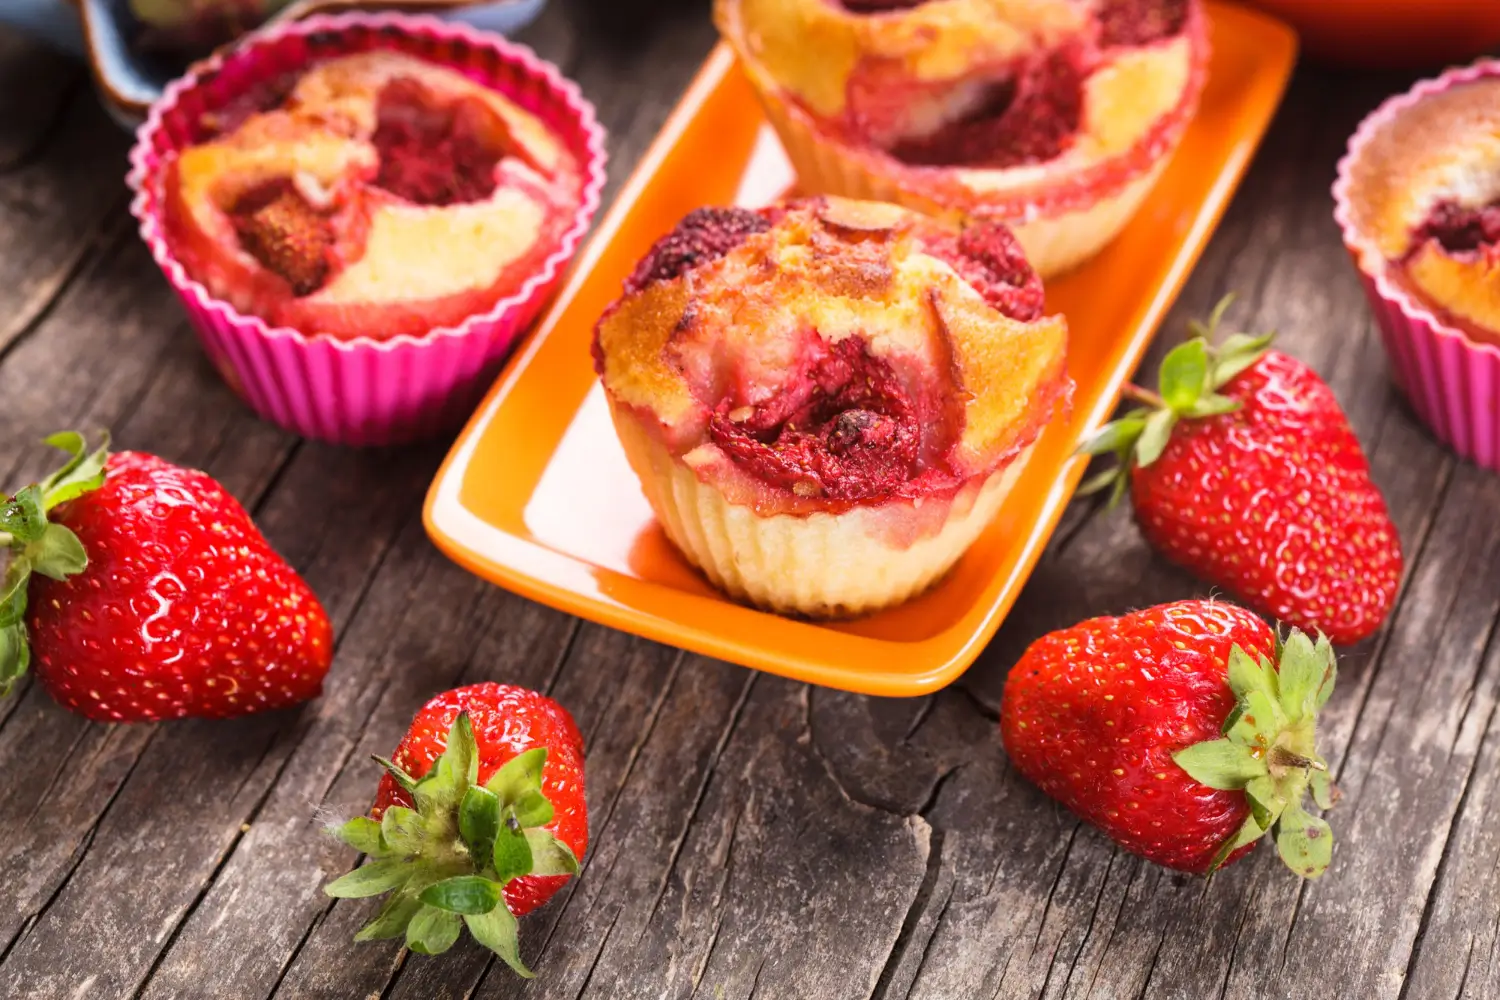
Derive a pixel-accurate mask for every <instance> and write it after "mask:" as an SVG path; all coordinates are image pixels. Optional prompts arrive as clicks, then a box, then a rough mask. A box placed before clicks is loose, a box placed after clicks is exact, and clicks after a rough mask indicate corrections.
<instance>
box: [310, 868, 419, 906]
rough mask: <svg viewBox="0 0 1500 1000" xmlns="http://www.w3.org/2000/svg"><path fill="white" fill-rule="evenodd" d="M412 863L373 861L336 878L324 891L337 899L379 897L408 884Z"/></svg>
mask: <svg viewBox="0 0 1500 1000" xmlns="http://www.w3.org/2000/svg"><path fill="white" fill-rule="evenodd" d="M412 870H413V869H412V863H411V862H410V861H403V860H400V859H399V858H391V859H389V860H386V861H372V862H370V863H369V864H365V865H361V866H359V867H358V868H356V869H354V870H353V871H352V872H349V873H348V874H347V875H344V876H342V877H341V878H336V879H334V880H333V881H332V882H329V883H328V884H327V885H325V886H324V887H323V891H324V892H325V893H327V894H328V895H330V896H332V897H334V898H335V899H363V898H365V897H366V896H378V895H380V894H381V893H382V892H390V891H391V890H392V889H396V888H399V887H401V886H403V885H405V884H406V882H407V879H409V878H411V874H412Z"/></svg>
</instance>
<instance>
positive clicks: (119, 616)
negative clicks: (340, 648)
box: [0, 432, 333, 722]
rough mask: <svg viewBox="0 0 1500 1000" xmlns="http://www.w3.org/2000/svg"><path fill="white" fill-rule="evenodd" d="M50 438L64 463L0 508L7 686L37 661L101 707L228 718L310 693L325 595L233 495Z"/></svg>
mask: <svg viewBox="0 0 1500 1000" xmlns="http://www.w3.org/2000/svg"><path fill="white" fill-rule="evenodd" d="M47 443H48V444H50V445H53V446H54V447H57V448H61V449H62V450H64V451H66V452H68V454H69V456H70V457H69V460H68V462H67V464H66V465H64V466H63V468H62V469H60V470H58V471H57V472H56V473H54V474H53V475H51V476H50V477H48V478H47V479H46V480H44V481H43V482H41V483H38V484H35V485H32V486H28V487H26V489H24V490H22V491H21V492H19V493H17V494H16V495H15V496H13V497H11V498H9V499H8V500H6V501H5V503H4V506H3V508H0V532H3V533H4V534H3V536H0V538H3V540H4V541H5V542H6V544H8V545H9V546H10V548H11V563H10V567H9V570H8V572H7V574H6V577H5V583H4V585H3V588H0V694H4V693H6V692H8V691H9V690H10V687H11V686H12V685H13V684H14V683H15V681H16V679H17V678H19V677H20V676H21V675H22V674H23V673H25V671H26V670H27V668H28V666H29V667H30V668H31V669H33V670H34V672H35V673H36V678H37V681H38V682H39V683H40V684H41V685H42V687H43V688H45V689H46V690H47V692H48V693H49V694H50V695H52V697H53V698H55V699H56V700H57V701H58V702H59V703H61V704H62V705H64V706H65V707H67V708H70V709H72V710H73V711H75V712H78V713H80V714H82V715H86V716H88V717H89V718H90V719H95V720H98V721H101V722H144V721H152V720H157V719H176V718H182V717H184V716H204V717H208V718H224V717H227V716H234V715H245V714H247V713H250V712H259V711H262V710H265V709H271V708H281V707H283V706H286V705H294V704H296V703H298V702H302V701H306V700H308V699H309V698H315V697H317V696H318V694H320V693H321V692H322V688H323V676H324V675H325V674H326V673H327V672H328V665H329V663H330V661H331V659H332V657H333V634H332V630H331V629H330V627H329V624H328V616H327V615H326V614H325V613H324V611H323V608H322V606H321V605H320V604H319V603H318V599H317V598H316V597H315V596H313V593H312V591H311V590H309V589H308V586H307V584H306V583H304V582H303V581H302V578H301V577H299V576H298V575H297V574H296V572H295V571H293V570H292V568H291V567H290V566H288V565H287V564H286V563H285V562H284V561H283V560H282V559H281V557H280V556H278V555H277V554H276V553H275V552H274V551H272V549H271V547H270V546H269V545H268V544H267V543H266V540H265V538H264V537H262V535H261V533H260V532H259V531H258V530H257V529H256V527H255V525H254V523H252V522H251V520H250V516H249V515H248V514H246V513H245V510H244V508H243V507H241V506H240V505H239V504H238V503H237V502H235V500H234V498H233V497H231V496H230V495H229V494H228V493H226V492H224V489H223V487H221V486H220V485H219V484H218V483H216V482H214V481H213V480H212V479H210V478H209V477H208V476H207V475H205V474H204V473H202V472H196V471H193V470H190V469H184V468H180V467H178V466H175V465H172V464H170V463H168V462H164V461H162V460H161V459H159V458H156V457H154V456H151V455H143V454H138V453H136V452H120V453H119V454H115V455H111V454H109V452H108V441H107V440H106V442H105V444H104V445H103V446H102V447H100V448H99V449H97V450H96V451H93V452H89V451H88V449H87V446H86V445H85V443H84V439H83V438H82V437H81V436H80V435H78V434H74V433H71V432H69V433H63V434H57V435H54V436H52V437H50V438H48V439H47Z"/></svg>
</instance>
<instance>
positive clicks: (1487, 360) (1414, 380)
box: [1333, 60, 1500, 470]
mask: <svg viewBox="0 0 1500 1000" xmlns="http://www.w3.org/2000/svg"><path fill="white" fill-rule="evenodd" d="M1491 76H1500V61H1495V60H1484V61H1481V62H1478V63H1475V64H1474V65H1472V66H1466V67H1463V68H1461V69H1454V70H1450V71H1448V72H1447V73H1444V74H1443V75H1442V76H1439V77H1437V78H1435V79H1432V80H1424V81H1422V82H1421V83H1419V84H1417V85H1416V86H1415V87H1413V88H1412V89H1411V90H1409V91H1407V92H1406V93H1404V94H1401V95H1398V96H1396V97H1392V98H1390V99H1389V100H1387V101H1386V102H1385V103H1384V104H1382V105H1381V106H1380V107H1378V108H1376V109H1375V111H1374V112H1372V113H1371V114H1370V116H1369V117H1368V118H1366V119H1365V120H1364V121H1363V122H1361V123H1360V126H1359V128H1358V129H1356V130H1355V132H1354V135H1353V137H1352V138H1351V139H1350V140H1349V150H1348V152H1347V153H1345V154H1344V157H1343V159H1341V160H1340V161H1339V165H1338V177H1337V179H1336V180H1335V181H1334V184H1333V200H1334V212H1333V216H1334V219H1335V220H1336V221H1337V222H1338V224H1339V228H1340V229H1341V230H1342V231H1343V236H1344V246H1345V247H1346V248H1347V249H1348V251H1349V255H1350V257H1352V258H1353V260H1354V266H1355V267H1356V268H1358V269H1359V274H1360V278H1361V280H1362V281H1363V282H1364V287H1365V294H1366V295H1367V296H1368V297H1369V300H1370V306H1371V309H1372V310H1373V311H1374V313H1375V319H1376V321H1377V322H1378V324H1379V326H1380V333H1381V338H1382V340H1383V341H1384V343H1385V349H1386V354H1387V355H1388V356H1389V357H1390V364H1391V378H1392V380H1393V381H1395V383H1396V385H1397V386H1398V387H1399V388H1400V389H1401V391H1402V392H1404V393H1405V394H1406V397H1407V399H1408V400H1410V402H1411V406H1412V409H1413V410H1415V411H1416V413H1417V416H1418V417H1419V418H1421V420H1422V422H1423V423H1425V424H1426V425H1427V426H1428V427H1429V428H1431V430H1432V432H1433V434H1435V435H1436V436H1437V437H1438V438H1439V439H1440V440H1441V441H1442V442H1443V443H1444V444H1446V445H1448V446H1449V447H1450V448H1452V449H1453V450H1454V451H1455V452H1457V453H1458V454H1459V455H1460V456H1462V457H1463V458H1466V459H1469V460H1471V461H1473V462H1475V463H1477V464H1479V465H1482V466H1484V467H1486V468H1489V469H1495V470H1500V349H1497V348H1495V347H1494V346H1492V345H1489V344H1480V343H1476V342H1475V341H1473V340H1470V339H1469V338H1468V337H1467V336H1465V335H1464V333H1463V332H1462V331H1460V330H1457V329H1455V328H1454V327H1452V326H1450V325H1449V324H1447V323H1445V322H1443V321H1442V320H1441V319H1440V318H1438V316H1437V315H1435V314H1434V313H1433V312H1432V311H1431V310H1430V309H1428V308H1427V307H1426V306H1424V305H1422V304H1421V303H1420V302H1418V301H1417V300H1416V299H1414V298H1413V297H1412V296H1411V295H1410V294H1408V293H1407V292H1406V291H1405V290H1403V289H1402V288H1401V287H1400V286H1399V285H1398V284H1397V283H1396V282H1395V281H1393V280H1391V278H1390V276H1389V275H1388V274H1387V273H1386V261H1385V258H1384V256H1383V255H1382V254H1381V252H1380V250H1379V249H1378V248H1377V247H1376V246H1375V244H1374V242H1373V240H1372V239H1371V238H1370V237H1369V236H1368V235H1367V234H1365V233H1362V232H1360V231H1359V229H1358V227H1357V226H1356V225H1355V222H1354V213H1353V211H1352V206H1351V205H1350V203H1349V187H1350V183H1351V176H1350V171H1351V170H1352V168H1353V166H1354V164H1355V163H1357V162H1358V160H1359V157H1360V155H1361V154H1362V153H1363V152H1364V149H1365V147H1366V145H1368V144H1369V142H1370V141H1371V139H1372V138H1373V137H1374V136H1375V135H1376V134H1377V133H1379V132H1380V131H1381V130H1382V129H1384V128H1386V127H1387V126H1389V125H1391V123H1392V122H1393V120H1394V119H1395V118H1396V117H1397V116H1398V115H1400V114H1401V113H1402V112H1404V111H1405V110H1406V109H1408V108H1410V107H1411V106H1412V105H1414V104H1416V103H1417V102H1418V101H1421V100H1422V99H1423V98H1426V97H1430V96H1431V95H1433V94H1437V93H1441V92H1442V91H1444V90H1447V89H1448V88H1449V87H1453V86H1457V85H1459V84H1464V83H1469V82H1471V81H1474V80H1478V79H1480V78H1483V77H1491Z"/></svg>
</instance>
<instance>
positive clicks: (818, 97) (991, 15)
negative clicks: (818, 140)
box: [715, 0, 1207, 196]
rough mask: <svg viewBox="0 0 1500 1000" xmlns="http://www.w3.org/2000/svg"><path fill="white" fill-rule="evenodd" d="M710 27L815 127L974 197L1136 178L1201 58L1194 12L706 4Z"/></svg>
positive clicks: (1067, 2) (1190, 8)
mask: <svg viewBox="0 0 1500 1000" xmlns="http://www.w3.org/2000/svg"><path fill="white" fill-rule="evenodd" d="M715 16H716V20H717V22H718V24H719V27H720V30H721V31H722V32H723V33H724V35H725V37H726V38H728V39H729V40H730V41H731V42H733V43H734V44H735V46H736V48H737V49H738V50H739V52H740V54H741V57H742V59H743V60H744V61H745V63H746V65H747V68H748V69H749V71H750V72H751V73H752V74H758V75H759V76H760V77H761V78H762V81H761V82H762V86H763V87H766V86H767V85H770V86H774V87H775V88H779V90H780V91H781V92H782V93H783V94H784V95H785V97H786V98H787V99H788V101H789V102H790V104H791V105H792V107H793V109H794V111H795V112H796V113H799V114H805V115H807V116H809V117H810V118H811V119H812V120H813V121H815V122H816V123H817V124H818V127H819V129H820V131H822V132H824V133H825V134H828V135H829V136H830V137H831V138H833V139H836V140H838V141H840V142H842V143H844V144H846V145H849V146H853V147H863V148H865V149H867V150H868V151H869V152H870V153H872V154H875V155H879V156H882V157H885V158H886V159H888V160H889V161H890V162H891V163H892V164H894V165H899V166H904V167H909V168H912V169H917V170H922V169H925V168H933V167H937V168H944V169H945V170H948V171H951V172H952V175H953V176H952V178H951V180H952V181H953V182H954V183H955V184H957V185H959V186H961V187H963V188H965V189H966V190H967V191H968V192H969V193H970V194H971V195H973V194H978V195H997V196H1000V195H1013V194H1016V193H1018V192H1024V191H1026V190H1028V189H1030V188H1035V187H1037V186H1039V185H1041V184H1043V183H1044V182H1046V181H1048V180H1049V179H1055V178H1056V177H1057V175H1058V174H1060V173H1076V172H1079V171H1086V170H1088V169H1090V168H1092V167H1096V166H1098V165H1100V164H1102V163H1106V162H1109V161H1112V160H1116V159H1118V158H1121V157H1126V156H1130V155H1132V154H1134V155H1135V156H1136V157H1137V158H1138V159H1140V161H1141V164H1140V166H1141V167H1144V166H1145V165H1147V164H1148V163H1149V162H1150V161H1151V160H1152V159H1153V158H1154V157H1155V156H1157V155H1159V154H1160V153H1161V152H1162V151H1163V150H1164V149H1166V148H1167V146H1168V145H1169V143H1170V140H1171V139H1172V138H1173V137H1174V136H1175V135H1176V134H1177V133H1178V132H1179V131H1180V129H1181V127H1182V126H1183V125H1184V124H1185V120H1186V118H1187V116H1188V114H1189V113H1190V112H1191V109H1192V107H1193V106H1194V105H1195V103H1196V99H1197V94H1198V91H1199V90H1200V89H1201V84H1202V76H1203V64H1204V61H1205V59H1206V56H1207V43H1206V40H1205V34H1204V19H1203V13H1202V10H1201V7H1200V4H1199V0H1093V2H1086V0H717V2H716V4H715ZM925 180H926V182H927V183H929V184H930V183H933V181H934V179H933V178H931V177H928V178H925Z"/></svg>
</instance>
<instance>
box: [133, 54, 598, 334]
mask: <svg viewBox="0 0 1500 1000" xmlns="http://www.w3.org/2000/svg"><path fill="white" fill-rule="evenodd" d="M280 89H281V88H279V87H271V88H266V90H265V92H264V93H263V94H259V95H257V94H252V95H249V100H247V101H242V102H240V103H239V104H238V105H234V106H231V107H229V108H226V109H219V110H215V111H210V112H205V113H204V114H203V115H202V116H200V119H199V126H200V128H201V129H202V131H203V139H202V141H200V142H197V143H195V144H193V145H191V146H189V147H188V148H187V149H185V150H183V151H182V152H181V153H180V155H178V156H177V157H176V158H174V159H173V160H172V161H171V162H170V163H169V164H168V165H167V168H166V172H165V177H164V179H163V182H162V183H163V191H164V194H165V198H164V206H165V221H166V234H167V240H168V242H169V244H170V246H171V248H172V250H173V251H174V252H175V254H176V255H177V257H178V259H179V260H181V262H182V264H183V266H184V267H185V268H186V270H187V272H188V274H189V275H191V276H192V277H194V278H196V279H197V280H198V281H200V282H202V283H203V285H204V287H206V288H207V289H208V291H209V292H210V293H211V294H212V295H214V296H216V297H218V298H221V299H223V300H225V301H227V302H229V303H230V304H231V305H233V306H234V307H235V308H236V309H238V310H239V311H241V312H243V313H250V314H254V315H257V316H260V317H261V318H263V319H265V320H266V321H267V322H269V323H272V324H274V325H277V326H287V327H291V328H293V329H296V330H299V331H301V332H302V333H304V334H308V335H318V334H326V335H329V336H333V337H337V338H341V339H349V338H355V337H368V338H370V339H372V340H386V339H389V338H391V337H396V336H400V335H407V336H421V335H423V334H425V333H426V332H428V331H429V330H432V329H434V328H438V327H448V326H453V325H455V324H458V323H460V322H462V321H463V320H464V319H465V318H466V317H468V316H471V315H474V314H476V313H482V312H484V311H485V310H487V309H489V308H490V307H491V306H493V305H494V304H495V303H496V302H497V301H499V300H500V299H502V298H504V297H506V296H508V295H511V294H513V293H514V292H515V291H516V290H517V289H518V288H519V287H520V286H521V284H522V282H523V281H524V280H525V279H526V277H527V276H528V275H530V274H532V273H534V272H535V271H537V270H539V269H540V267H541V264H542V262H543V261H544V260H545V259H546V258H547V256H548V255H549V254H551V253H553V252H554V251H555V250H556V249H557V247H558V245H559V244H560V242H561V240H562V235H563V232H564V230H566V229H567V228H568V227H569V226H570V225H571V224H572V222H573V219H574V216H575V214H576V213H577V211H578V209H579V207H580V205H581V201H582V179H581V172H580V168H579V164H578V163H577V161H576V160H575V158H574V157H573V155H572V154H571V153H570V152H569V151H568V149H567V148H566V147H565V146H564V145H563V144H562V143H561V142H560V141H558V139H557V138H556V137H554V136H553V135H552V134H551V132H550V131H549V130H548V128H547V127H546V126H545V125H544V124H543V123H542V122H541V121H540V120H539V119H538V118H537V117H536V116H534V115H532V114H531V113H529V112H528V111H526V110H525V109H523V108H522V107H520V106H519V105H518V104H516V103H515V102H514V101H512V100H511V99H510V98H508V97H506V96H505V95H504V94H501V93H499V92H497V91H494V90H491V89H489V88H487V87H483V86H481V85H479V84H477V83H475V82H473V81H472V80H470V79H468V78H467V77H465V76H464V75H463V74H461V73H459V72H457V71H455V70H453V69H449V68H446V67H443V66H439V65H436V64H433V63H429V62H426V61H424V60H422V59H419V58H416V57H414V56H411V55H407V54H404V53H400V52H390V51H384V52H382V51H373V52H361V53H356V54H352V55H346V56H340V57H336V58H332V59H329V60H327V61H325V62H321V63H318V64H317V65H314V66H312V67H309V68H308V69H307V70H306V71H305V72H303V73H301V74H300V76H298V77H296V78H295V79H294V80H289V81H286V92H285V94H284V96H282V95H281V94H280V93H278V91H279V90H280ZM257 97H259V98H260V100H259V101H258V102H257V100H256V98H257ZM257 103H259V104H260V105H262V106H257Z"/></svg>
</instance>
